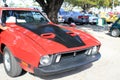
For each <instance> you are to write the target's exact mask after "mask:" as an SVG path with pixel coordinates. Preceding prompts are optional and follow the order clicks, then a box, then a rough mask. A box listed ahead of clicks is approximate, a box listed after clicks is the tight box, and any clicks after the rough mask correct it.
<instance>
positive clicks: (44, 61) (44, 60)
mask: <svg viewBox="0 0 120 80" xmlns="http://www.w3.org/2000/svg"><path fill="white" fill-rule="evenodd" d="M52 60H53V55H44V56H42V57H41V58H40V66H48V65H51V63H52Z"/></svg>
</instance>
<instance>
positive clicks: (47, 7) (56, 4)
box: [36, 0, 64, 23]
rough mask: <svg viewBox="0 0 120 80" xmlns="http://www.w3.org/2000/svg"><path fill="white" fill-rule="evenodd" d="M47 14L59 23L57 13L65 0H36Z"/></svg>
mask: <svg viewBox="0 0 120 80" xmlns="http://www.w3.org/2000/svg"><path fill="white" fill-rule="evenodd" d="M36 1H37V2H38V3H39V5H40V6H41V7H42V9H43V11H44V12H45V13H46V14H47V16H48V18H49V19H50V20H51V21H52V22H54V23H57V22H58V19H57V14H58V11H59V9H60V7H61V5H62V3H63V1H64V0H36Z"/></svg>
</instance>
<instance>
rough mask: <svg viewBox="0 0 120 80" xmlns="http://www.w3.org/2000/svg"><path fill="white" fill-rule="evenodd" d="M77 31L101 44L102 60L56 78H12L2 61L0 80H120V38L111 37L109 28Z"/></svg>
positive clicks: (29, 75)
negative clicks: (85, 33) (83, 32)
mask: <svg viewBox="0 0 120 80" xmlns="http://www.w3.org/2000/svg"><path fill="white" fill-rule="evenodd" d="M77 29H81V30H83V31H85V32H87V33H90V34H91V35H93V36H94V37H96V38H97V39H98V40H99V41H100V42H101V44H102V45H101V48H100V53H101V58H100V60H98V61H96V62H94V63H90V64H87V65H84V66H81V67H80V68H77V69H74V70H72V71H69V72H65V73H61V74H56V75H54V76H46V77H36V76H34V75H33V74H30V73H25V74H23V75H21V76H20V77H17V78H11V77H9V76H7V74H6V73H5V70H4V66H3V63H2V60H1V59H0V80H120V76H119V74H120V71H119V68H120V54H119V53H120V37H117V38H115V37H111V36H110V35H109V33H108V28H107V27H100V26H94V25H78V26H77Z"/></svg>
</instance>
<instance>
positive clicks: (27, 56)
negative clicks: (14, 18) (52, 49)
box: [1, 30, 45, 67]
mask: <svg viewBox="0 0 120 80" xmlns="http://www.w3.org/2000/svg"><path fill="white" fill-rule="evenodd" d="M1 43H3V44H5V45H6V46H7V47H8V48H9V49H10V51H11V52H12V54H13V56H14V57H16V58H18V59H19V60H21V61H24V62H26V63H28V64H30V65H32V66H34V67H38V65H39V60H40V57H41V56H42V53H45V51H44V50H43V49H42V48H41V47H39V45H37V44H36V43H35V42H34V41H33V40H31V39H30V38H28V37H27V36H25V35H24V34H22V33H21V32H18V31H15V30H13V31H10V30H6V31H3V32H2V33H1Z"/></svg>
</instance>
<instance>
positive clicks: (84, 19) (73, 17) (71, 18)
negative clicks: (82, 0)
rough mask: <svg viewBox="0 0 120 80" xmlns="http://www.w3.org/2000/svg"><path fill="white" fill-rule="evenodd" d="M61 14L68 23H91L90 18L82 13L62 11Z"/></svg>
mask: <svg viewBox="0 0 120 80" xmlns="http://www.w3.org/2000/svg"><path fill="white" fill-rule="evenodd" d="M59 14H60V15H61V16H62V17H63V18H64V19H65V21H64V22H67V23H69V24H70V23H72V22H74V23H79V24H84V23H88V22H89V17H88V16H87V15H84V14H82V13H80V12H75V11H60V12H59Z"/></svg>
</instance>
